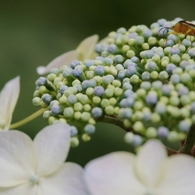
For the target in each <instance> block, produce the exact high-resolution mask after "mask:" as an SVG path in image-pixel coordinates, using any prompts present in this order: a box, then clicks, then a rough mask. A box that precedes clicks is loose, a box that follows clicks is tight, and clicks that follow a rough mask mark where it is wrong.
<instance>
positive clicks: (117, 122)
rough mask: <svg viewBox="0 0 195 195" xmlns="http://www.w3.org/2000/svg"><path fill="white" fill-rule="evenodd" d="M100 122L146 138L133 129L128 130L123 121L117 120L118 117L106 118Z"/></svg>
mask: <svg viewBox="0 0 195 195" xmlns="http://www.w3.org/2000/svg"><path fill="white" fill-rule="evenodd" d="M100 122H105V123H110V124H114V125H117V126H118V127H120V128H122V129H123V130H125V131H126V132H133V133H134V134H137V135H140V136H142V137H145V135H143V134H141V133H138V132H136V131H135V130H134V129H133V128H132V127H128V128H126V127H125V126H124V124H123V121H121V120H120V119H118V118H116V117H111V116H104V118H103V119H102V120H101V121H100Z"/></svg>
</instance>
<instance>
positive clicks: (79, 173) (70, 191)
mask: <svg viewBox="0 0 195 195" xmlns="http://www.w3.org/2000/svg"><path fill="white" fill-rule="evenodd" d="M40 194H41V195H54V194H55V195H65V194H67V195H88V192H87V188H86V186H85V183H84V181H83V169H82V168H81V167H80V166H79V165H77V164H75V163H65V164H64V165H63V166H62V168H61V169H59V171H58V172H56V173H55V174H53V175H51V176H49V177H46V178H42V179H41V180H40Z"/></svg>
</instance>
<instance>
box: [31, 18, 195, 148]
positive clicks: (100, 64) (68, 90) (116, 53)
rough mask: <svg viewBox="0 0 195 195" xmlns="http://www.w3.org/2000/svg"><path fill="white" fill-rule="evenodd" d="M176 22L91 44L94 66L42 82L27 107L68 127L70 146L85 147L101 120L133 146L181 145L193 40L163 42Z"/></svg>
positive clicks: (187, 120) (190, 104) (193, 107)
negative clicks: (116, 125)
mask: <svg viewBox="0 0 195 195" xmlns="http://www.w3.org/2000/svg"><path fill="white" fill-rule="evenodd" d="M178 20H179V19H175V20H174V21H171V22H168V21H166V20H165V19H161V20H158V21H157V22H156V23H153V24H152V25H151V27H150V28H148V27H147V26H145V25H138V26H133V27H131V28H130V29H129V30H126V29H125V28H120V29H118V30H117V31H116V32H111V33H109V35H108V39H107V40H108V42H107V43H101V44H98V45H96V48H95V51H96V52H97V53H98V54H99V56H98V57H96V58H95V59H92V60H90V59H86V60H85V61H84V62H81V61H77V60H74V61H72V62H71V64H70V65H68V64H67V65H66V66H63V67H61V68H60V69H58V68H54V69H52V70H51V71H50V74H49V75H47V77H40V78H39V79H38V80H37V81H36V85H37V88H36V91H35V92H34V98H33V104H34V105H35V106H41V107H48V110H47V111H45V112H44V114H43V117H44V118H46V119H48V121H49V123H50V124H52V123H55V122H65V123H68V124H70V125H72V131H71V136H72V145H73V146H76V145H78V135H81V136H82V139H83V140H84V141H88V140H90V135H91V134H93V133H94V132H95V124H96V122H98V121H104V119H105V117H107V116H108V117H111V118H112V119H113V120H114V119H116V120H120V121H121V122H122V124H123V127H124V128H125V129H126V130H127V131H128V130H129V129H133V131H131V132H129V133H127V134H126V136H125V140H126V142H128V143H131V144H133V145H135V146H138V145H140V144H142V143H143V142H144V140H147V139H150V138H159V139H166V140H169V141H171V142H172V141H178V140H184V139H185V137H186V134H187V133H188V131H189V130H190V127H191V125H192V124H193V123H195V91H194V82H195V62H194V59H195V43H194V42H193V41H194V37H192V36H184V35H174V34H169V35H167V37H166V39H165V38H164V37H162V36H163V35H164V34H163V33H162V32H161V31H160V29H161V28H162V27H171V26H173V25H174V24H175V23H177V22H178Z"/></svg>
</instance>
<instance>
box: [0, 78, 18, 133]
mask: <svg viewBox="0 0 195 195" xmlns="http://www.w3.org/2000/svg"><path fill="white" fill-rule="evenodd" d="M19 93H20V77H19V76H18V77H16V78H14V79H12V80H10V81H9V82H7V83H6V85H5V86H4V88H3V89H2V91H1V93H0V130H9V126H10V123H11V120H12V114H13V111H14V108H15V106H16V102H17V100H18V96H19Z"/></svg>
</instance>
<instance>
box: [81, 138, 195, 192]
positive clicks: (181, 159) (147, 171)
mask: <svg viewBox="0 0 195 195" xmlns="http://www.w3.org/2000/svg"><path fill="white" fill-rule="evenodd" d="M85 181H86V183H87V186H88V188H89V191H90V192H91V194H92V195H100V194H101V195H131V194H132V195H195V185H194V182H195V160H194V158H192V157H190V156H187V155H184V154H178V155H174V156H171V157H167V153H166V150H165V148H164V147H163V145H162V144H161V143H160V141H157V140H151V141H148V142H147V143H146V144H145V145H144V146H143V147H142V148H141V149H140V150H139V152H138V155H137V156H135V155H134V154H131V153H128V152H114V153H111V154H108V155H105V156H103V157H100V158H97V159H95V160H93V161H91V162H89V163H88V164H87V165H86V167H85Z"/></svg>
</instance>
